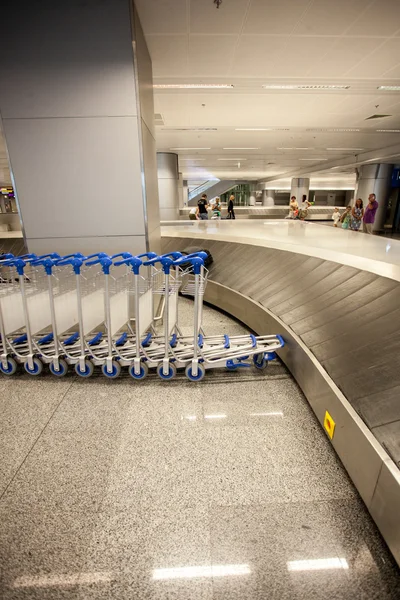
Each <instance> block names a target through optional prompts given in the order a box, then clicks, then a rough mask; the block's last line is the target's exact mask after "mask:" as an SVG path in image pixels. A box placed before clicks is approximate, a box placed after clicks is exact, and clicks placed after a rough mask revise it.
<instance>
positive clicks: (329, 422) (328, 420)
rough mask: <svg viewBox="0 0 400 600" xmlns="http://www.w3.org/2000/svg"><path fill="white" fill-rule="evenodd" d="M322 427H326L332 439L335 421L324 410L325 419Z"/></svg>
mask: <svg viewBox="0 0 400 600" xmlns="http://www.w3.org/2000/svg"><path fill="white" fill-rule="evenodd" d="M324 427H325V429H326V432H327V434H328V435H329V437H330V438H331V439H333V434H334V433H335V427H336V423H335V421H334V420H333V419H332V417H331V415H330V414H329V413H328V411H326V413H325V419H324Z"/></svg>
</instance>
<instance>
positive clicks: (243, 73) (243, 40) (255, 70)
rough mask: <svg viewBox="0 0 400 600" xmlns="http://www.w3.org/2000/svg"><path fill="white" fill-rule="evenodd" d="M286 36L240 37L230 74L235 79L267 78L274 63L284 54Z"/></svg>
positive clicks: (287, 39) (287, 38)
mask: <svg viewBox="0 0 400 600" xmlns="http://www.w3.org/2000/svg"><path fill="white" fill-rule="evenodd" d="M288 42H289V37H288V36H279V37H278V36H271V35H257V36H254V35H242V36H241V37H240V39H239V43H238V46H237V49H236V52H235V56H234V60H233V64H232V69H231V74H232V75H234V76H235V77H249V78H251V77H267V76H268V73H269V71H270V70H271V68H272V66H273V64H274V63H275V61H276V60H277V59H278V58H279V56H281V55H282V54H284V53H285V51H286V47H287V44H288Z"/></svg>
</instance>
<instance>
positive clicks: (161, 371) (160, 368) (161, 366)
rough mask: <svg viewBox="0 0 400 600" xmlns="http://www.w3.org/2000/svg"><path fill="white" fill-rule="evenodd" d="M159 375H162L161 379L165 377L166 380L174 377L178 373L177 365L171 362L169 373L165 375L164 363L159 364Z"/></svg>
mask: <svg viewBox="0 0 400 600" xmlns="http://www.w3.org/2000/svg"><path fill="white" fill-rule="evenodd" d="M157 375H158V376H159V377H161V379H165V381H167V380H168V379H173V378H174V377H175V375H176V367H175V365H173V364H171V363H170V364H169V368H168V374H167V375H164V373H163V365H162V363H161V365H158V367H157Z"/></svg>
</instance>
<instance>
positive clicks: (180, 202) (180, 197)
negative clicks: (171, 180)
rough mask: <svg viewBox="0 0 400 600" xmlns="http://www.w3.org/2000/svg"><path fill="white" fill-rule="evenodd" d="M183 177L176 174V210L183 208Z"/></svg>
mask: <svg viewBox="0 0 400 600" xmlns="http://www.w3.org/2000/svg"><path fill="white" fill-rule="evenodd" d="M183 206H184V204H183V176H182V173H178V208H183Z"/></svg>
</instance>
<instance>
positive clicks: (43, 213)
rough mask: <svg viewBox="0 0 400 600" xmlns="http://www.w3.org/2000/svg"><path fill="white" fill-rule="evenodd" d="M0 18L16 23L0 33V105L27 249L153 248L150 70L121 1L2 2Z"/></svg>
mask: <svg viewBox="0 0 400 600" xmlns="http://www.w3.org/2000/svg"><path fill="white" fill-rule="evenodd" d="M3 19H5V20H6V21H7V22H8V23H18V28H12V27H8V28H6V29H5V30H4V32H3V34H4V35H3V37H2V42H3V45H2V51H1V61H0V78H1V81H7V88H8V89H6V87H5V86H1V87H0V111H1V115H2V123H3V130H4V133H5V138H6V144H7V149H8V153H9V157H10V163H11V167H12V178H13V184H14V187H15V190H16V194H17V199H18V203H19V208H20V213H21V217H22V221H23V227H24V234H25V238H26V241H27V245H28V248H29V251H32V252H37V253H47V252H52V251H58V252H60V253H70V252H76V251H80V252H83V253H84V254H87V253H90V252H97V251H105V252H110V253H111V252H119V251H130V252H134V253H135V252H140V251H145V250H147V249H150V248H151V249H152V250H155V251H156V252H157V251H158V249H159V243H160V233H159V212H158V194H157V168H156V152H155V134H154V107H153V90H152V68H151V60H150V55H149V53H148V50H147V46H146V42H145V39H144V36H143V32H142V29H141V26H140V22H139V19H138V16H137V13H136V12H135V9H134V7H133V4H131V2H130V0H102V1H101V2H99V1H98V0H86V1H85V2H82V1H81V0H68V2H61V3H57V5H55V4H54V5H53V4H52V3H50V2H48V0H36V1H35V2H22V3H21V2H19V3H11V2H10V3H7V6H6V7H4V11H3ZM12 29H14V31H12ZM17 29H18V30H17Z"/></svg>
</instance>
